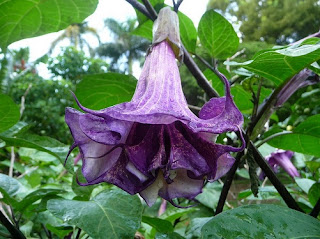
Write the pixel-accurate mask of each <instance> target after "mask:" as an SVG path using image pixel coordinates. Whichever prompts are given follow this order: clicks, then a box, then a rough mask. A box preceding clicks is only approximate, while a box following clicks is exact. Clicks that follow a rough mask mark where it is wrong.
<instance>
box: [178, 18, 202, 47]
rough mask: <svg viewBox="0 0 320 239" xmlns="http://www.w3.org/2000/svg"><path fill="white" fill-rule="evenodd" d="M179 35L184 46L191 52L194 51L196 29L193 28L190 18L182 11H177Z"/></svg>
mask: <svg viewBox="0 0 320 239" xmlns="http://www.w3.org/2000/svg"><path fill="white" fill-rule="evenodd" d="M178 17H179V27H180V37H181V41H182V43H183V45H184V46H185V48H186V49H187V50H188V51H189V52H191V53H195V52H196V42H197V29H196V28H195V26H194V24H193V22H192V20H191V19H190V18H189V17H187V16H186V15H184V14H183V13H182V12H178Z"/></svg>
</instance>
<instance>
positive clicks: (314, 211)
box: [310, 198, 320, 218]
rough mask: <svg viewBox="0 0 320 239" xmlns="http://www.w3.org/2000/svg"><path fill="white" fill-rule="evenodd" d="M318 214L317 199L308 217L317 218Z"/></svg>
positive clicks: (318, 204) (319, 201)
mask: <svg viewBox="0 0 320 239" xmlns="http://www.w3.org/2000/svg"><path fill="white" fill-rule="evenodd" d="M319 212H320V198H319V199H318V201H317V203H316V205H315V206H314V208H313V209H312V211H311V212H310V216H312V217H315V218H317V217H318V215H319Z"/></svg>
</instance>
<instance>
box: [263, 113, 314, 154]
mask: <svg viewBox="0 0 320 239" xmlns="http://www.w3.org/2000/svg"><path fill="white" fill-rule="evenodd" d="M268 144H270V145H271V146H273V147H276V148H280V149H286V150H292V151H295V152H299V153H303V154H308V155H314V156H317V157H320V147H319V145H320V114H318V115H313V116H311V117H309V118H307V119H306V120H305V121H304V122H302V123H301V124H299V125H298V126H297V127H296V128H294V129H293V133H292V134H284V135H279V136H277V137H275V138H273V139H271V140H270V141H268Z"/></svg>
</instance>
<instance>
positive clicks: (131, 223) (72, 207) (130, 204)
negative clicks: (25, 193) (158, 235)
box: [47, 190, 142, 239]
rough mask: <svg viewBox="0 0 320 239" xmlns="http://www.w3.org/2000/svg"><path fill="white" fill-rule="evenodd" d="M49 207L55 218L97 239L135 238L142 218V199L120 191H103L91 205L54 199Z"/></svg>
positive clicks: (86, 202) (84, 202) (83, 202)
mask: <svg viewBox="0 0 320 239" xmlns="http://www.w3.org/2000/svg"><path fill="white" fill-rule="evenodd" d="M47 207H48V210H49V211H50V212H51V213H52V214H54V215H55V216H57V217H58V218H61V219H62V220H64V221H65V222H67V223H68V224H70V225H76V226H78V227H80V228H81V229H82V230H84V231H85V232H86V233H87V234H88V235H89V236H90V237H92V238H95V239H99V238H101V239H105V238H115V239H117V238H118V239H122V238H134V234H135V232H136V230H137V229H138V228H139V226H140V222H141V217H142V205H141V202H140V200H139V198H138V197H137V196H131V195H129V194H127V193H125V192H123V191H120V190H112V191H103V192H101V193H99V194H98V195H97V196H96V197H95V198H93V199H92V200H91V201H73V200H67V199H52V200H49V201H48V204H47Z"/></svg>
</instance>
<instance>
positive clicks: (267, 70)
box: [225, 42, 320, 86]
mask: <svg viewBox="0 0 320 239" xmlns="http://www.w3.org/2000/svg"><path fill="white" fill-rule="evenodd" d="M319 59H320V42H319V43H317V44H314V45H301V46H290V47H287V48H284V49H281V50H276V49H272V50H265V51H261V52H259V53H257V54H256V56H255V57H254V58H253V60H250V61H246V62H243V63H234V62H230V63H228V62H225V63H226V64H228V65H235V66H243V67H244V68H246V69H248V70H250V71H252V72H254V73H256V74H258V75H260V76H263V77H265V78H266V79H269V80H271V81H273V83H274V84H275V85H276V86H278V85H280V84H281V83H282V82H283V81H285V80H286V79H289V78H290V77H292V76H293V75H295V74H297V73H298V72H299V71H301V70H302V69H303V68H305V67H308V66H309V65H310V64H312V63H313V62H315V61H317V60H319Z"/></svg>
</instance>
